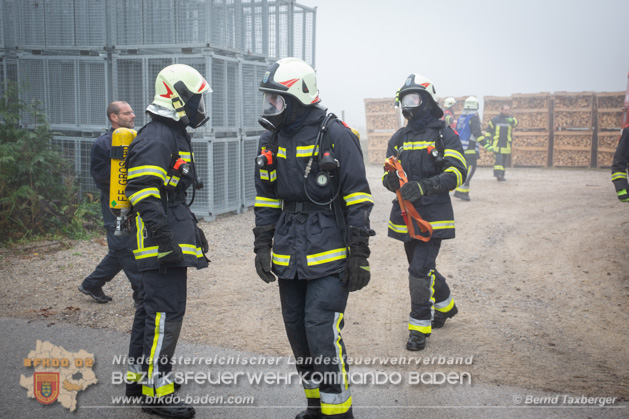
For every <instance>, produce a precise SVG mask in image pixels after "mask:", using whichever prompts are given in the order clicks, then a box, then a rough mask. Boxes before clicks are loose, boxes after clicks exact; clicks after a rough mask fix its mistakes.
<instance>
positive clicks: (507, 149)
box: [485, 105, 518, 182]
mask: <svg viewBox="0 0 629 419" xmlns="http://www.w3.org/2000/svg"><path fill="white" fill-rule="evenodd" d="M517 126H518V120H517V119H516V118H515V117H514V116H511V106H509V105H504V106H503V107H502V110H501V111H500V114H499V115H496V116H495V117H493V118H492V119H491V121H489V123H488V124H487V129H486V132H485V139H486V140H487V142H488V146H487V150H489V151H493V152H494V153H495V154H496V160H495V162H494V177H495V178H496V180H498V181H500V182H504V181H505V180H506V179H505V166H506V165H507V162H508V161H509V158H510V157H511V143H512V142H513V130H514V129H515V128H516V127H517Z"/></svg>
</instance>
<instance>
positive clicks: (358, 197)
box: [343, 192, 373, 206]
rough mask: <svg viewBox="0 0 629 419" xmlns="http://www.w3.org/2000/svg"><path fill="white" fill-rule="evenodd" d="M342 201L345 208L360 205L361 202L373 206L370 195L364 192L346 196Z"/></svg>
mask: <svg viewBox="0 0 629 419" xmlns="http://www.w3.org/2000/svg"><path fill="white" fill-rule="evenodd" d="M343 199H344V200H345V204H346V205H347V206H349V205H354V204H360V203H361V202H371V203H372V204H373V197H372V196H371V195H370V194H368V193H364V192H356V193H353V194H349V195H347V196H344V197H343Z"/></svg>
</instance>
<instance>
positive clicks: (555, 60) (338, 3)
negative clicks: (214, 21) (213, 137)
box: [297, 0, 629, 132]
mask: <svg viewBox="0 0 629 419" xmlns="http://www.w3.org/2000/svg"><path fill="white" fill-rule="evenodd" d="M297 3H299V4H302V5H304V6H308V7H315V6H316V7H317V27H316V56H315V60H316V63H315V67H316V70H317V82H318V84H319V92H320V95H321V99H322V104H323V105H324V106H326V107H328V109H329V111H331V112H334V113H336V114H337V115H338V116H341V113H342V111H345V120H346V121H347V122H348V123H349V124H350V125H353V126H355V127H356V128H357V129H359V130H360V131H361V132H364V130H365V115H364V114H365V106H364V99H365V98H384V97H393V96H394V95H395V91H396V90H397V89H398V88H399V87H400V86H401V85H402V84H403V82H404V80H405V78H406V76H408V75H409V74H410V73H419V74H422V75H424V76H426V77H428V78H430V79H431V80H432V81H433V83H434V84H435V87H436V89H437V95H438V96H439V97H446V96H467V95H476V96H478V97H479V99H480V101H481V104H482V97H483V96H509V95H511V94H513V93H539V92H561V91H567V92H583V91H596V92H615V91H625V89H626V87H627V72H628V71H629V0H597V1H595V0H504V1H498V0H467V1H466V0H447V1H443V0H431V1H424V0H414V1H413V0H389V1H378V0H297Z"/></svg>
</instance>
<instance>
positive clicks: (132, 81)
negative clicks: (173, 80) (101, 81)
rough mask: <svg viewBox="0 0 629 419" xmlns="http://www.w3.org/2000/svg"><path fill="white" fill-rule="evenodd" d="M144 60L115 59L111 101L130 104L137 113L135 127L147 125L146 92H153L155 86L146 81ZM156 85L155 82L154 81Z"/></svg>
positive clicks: (134, 58)
mask: <svg viewBox="0 0 629 419" xmlns="http://www.w3.org/2000/svg"><path fill="white" fill-rule="evenodd" d="M142 62H143V60H142V59H141V58H138V57H133V58H128V57H116V58H114V59H113V75H114V77H113V89H112V90H113V98H111V100H124V101H125V102H127V103H129V105H130V106H131V109H133V111H134V112H135V126H136V127H138V128H139V127H141V126H142V125H144V124H145V123H146V116H145V115H144V110H145V109H146V106H147V102H146V98H145V93H144V92H145V91H146V92H149V91H153V93H154V89H155V88H154V87H153V84H148V80H144V78H143V74H144V72H143V71H142V69H143V66H142ZM153 83H154V80H153Z"/></svg>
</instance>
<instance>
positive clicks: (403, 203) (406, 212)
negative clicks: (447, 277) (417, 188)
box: [384, 157, 432, 242]
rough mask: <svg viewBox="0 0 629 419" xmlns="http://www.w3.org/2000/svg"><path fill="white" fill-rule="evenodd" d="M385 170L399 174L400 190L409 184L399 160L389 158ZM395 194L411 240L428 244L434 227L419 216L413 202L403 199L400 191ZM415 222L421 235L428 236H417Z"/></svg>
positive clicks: (385, 163)
mask: <svg viewBox="0 0 629 419" xmlns="http://www.w3.org/2000/svg"><path fill="white" fill-rule="evenodd" d="M384 168H385V170H386V171H387V172H397V176H398V178H399V179H400V188H402V186H404V184H406V183H407V182H408V178H407V177H406V173H405V172H404V169H402V163H400V161H399V160H398V159H397V158H395V157H389V158H388V159H386V161H385V162H384ZM395 194H396V195H397V200H398V202H399V203H400V209H401V210H402V218H403V219H404V223H405V224H406V227H407V228H408V235H409V236H411V238H413V239H416V240H421V241H423V242H427V241H428V240H430V238H431V237H432V226H431V225H430V223H429V222H428V221H426V220H424V219H423V218H422V217H421V215H419V213H418V212H417V210H416V209H415V206H414V205H413V203H412V202H409V201H407V200H405V199H404V198H402V194H401V193H400V189H398V190H397V191H395ZM409 216H410V217H409ZM413 221H415V222H416V223H417V225H418V226H419V230H420V231H421V233H423V234H427V235H421V234H416V233H415V226H414V224H413Z"/></svg>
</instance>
